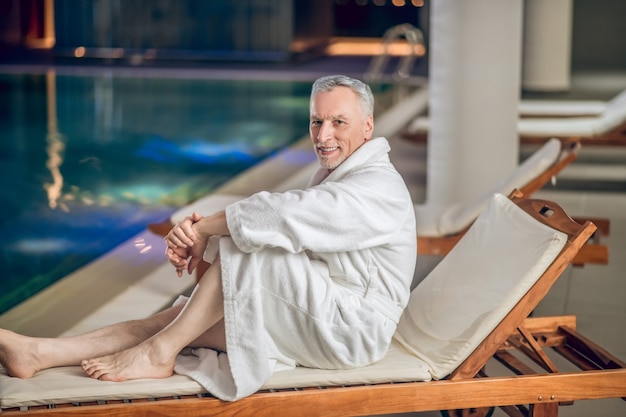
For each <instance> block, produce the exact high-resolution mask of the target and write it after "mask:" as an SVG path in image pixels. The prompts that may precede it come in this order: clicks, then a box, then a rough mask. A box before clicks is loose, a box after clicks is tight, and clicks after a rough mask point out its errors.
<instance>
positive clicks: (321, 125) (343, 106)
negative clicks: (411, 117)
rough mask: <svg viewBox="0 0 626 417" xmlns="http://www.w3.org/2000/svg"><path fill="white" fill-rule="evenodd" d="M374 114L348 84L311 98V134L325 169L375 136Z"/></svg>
mask: <svg viewBox="0 0 626 417" xmlns="http://www.w3.org/2000/svg"><path fill="white" fill-rule="evenodd" d="M373 130H374V122H373V117H372V115H367V116H366V115H365V112H364V111H363V106H362V105H361V102H360V101H359V98H358V96H357V95H356V94H355V93H354V92H353V91H352V90H351V89H350V88H348V87H335V88H334V89H332V90H331V91H327V92H320V93H317V94H315V96H313V98H312V99H311V123H310V125H309V134H310V135H311V140H312V141H313V148H314V150H315V153H316V155H317V159H318V160H319V162H320V165H321V166H322V167H323V168H326V169H329V170H333V169H335V168H337V167H338V166H339V164H341V163H342V162H343V161H345V160H346V158H348V157H349V156H350V155H352V152H354V151H355V150H357V149H358V148H359V146H361V145H362V144H363V143H365V141H366V140H369V139H371V138H372V133H373Z"/></svg>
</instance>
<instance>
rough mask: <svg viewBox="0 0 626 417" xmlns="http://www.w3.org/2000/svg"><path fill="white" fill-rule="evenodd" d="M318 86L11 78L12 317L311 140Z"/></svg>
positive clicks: (5, 159) (2, 79)
mask: <svg viewBox="0 0 626 417" xmlns="http://www.w3.org/2000/svg"><path fill="white" fill-rule="evenodd" d="M310 85H311V84H310V82H300V81H258V80H257V81H245V80H230V81H228V80H222V79H220V80H212V79H186V78H155V77H149V78H140V77H135V76H120V75H114V74H112V73H99V74H97V75H57V74H55V73H54V72H52V71H50V72H48V73H41V74H0V135H1V137H0V173H1V174H2V178H3V179H4V181H2V183H1V184H0V235H2V236H4V239H3V240H2V243H0V271H2V272H1V274H0V288H1V291H0V313H2V312H4V311H6V310H8V309H10V308H11V307H13V306H15V305H16V304H18V303H19V302H21V301H23V300H24V299H26V298H28V297H30V296H31V295H33V294H35V293H37V292H38V291H40V290H42V289H43V288H45V287H47V286H49V285H50V284H52V283H54V282H55V281H57V280H59V279H60V278H62V277H64V276H66V275H68V274H69V273H70V272H72V271H74V270H76V269H78V268H80V267H81V266H83V265H85V264H86V263H88V262H90V261H92V260H94V259H96V258H97V257H99V256H100V255H102V254H104V253H106V252H107V251H109V250H110V249H112V248H113V247H115V246H117V245H118V244H120V243H121V242H124V241H125V240H127V239H129V238H130V237H132V236H134V235H135V234H137V233H138V232H139V231H141V230H143V229H144V228H145V227H146V225H147V224H149V223H151V222H155V221H159V220H162V219H163V218H165V217H167V216H169V215H170V214H171V213H172V212H173V211H174V210H176V209H177V208H178V207H181V206H183V205H185V204H187V203H189V202H190V201H192V200H194V199H196V198H198V197H200V196H203V195H205V194H207V193H209V192H210V191H211V190H213V189H215V188H217V187H219V186H220V185H221V184H223V183H224V182H226V181H227V180H229V179H231V178H233V177H234V176H236V175H237V174H239V173H241V172H242V171H244V170H246V169H248V168H249V167H251V166H253V165H255V164H257V163H259V162H260V161H261V160H263V159H265V158H267V157H268V156H270V155H272V154H274V153H276V152H278V151H279V150H281V149H284V148H285V147H287V146H289V145H290V144H292V143H294V142H295V141H297V140H298V139H300V138H302V137H303V136H304V135H306V134H307V126H308V98H309V93H310Z"/></svg>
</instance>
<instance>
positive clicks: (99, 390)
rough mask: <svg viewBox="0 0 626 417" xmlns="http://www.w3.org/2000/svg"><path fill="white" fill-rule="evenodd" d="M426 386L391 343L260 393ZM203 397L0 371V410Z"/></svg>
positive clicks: (191, 386) (71, 375) (192, 388)
mask: <svg viewBox="0 0 626 417" xmlns="http://www.w3.org/2000/svg"><path fill="white" fill-rule="evenodd" d="M428 380H430V374H429V372H428V368H427V366H426V365H425V364H424V362H422V361H421V360H419V359H418V358H416V357H415V356H413V355H411V354H410V353H409V352H407V351H406V350H405V349H404V348H403V347H402V346H401V345H400V344H399V343H397V342H393V343H392V344H391V346H390V348H389V352H388V353H387V355H386V356H385V358H383V359H382V360H380V361H379V362H377V363H375V364H372V365H370V366H366V367H363V368H356V369H350V370H341V371H327V370H322V369H309V368H302V367H297V368H296V369H293V370H287V371H281V372H276V373H274V375H273V376H272V377H271V378H270V380H269V381H268V382H267V383H266V384H265V385H264V386H263V388H262V389H278V388H294V387H316V386H329V385H355V384H363V383H365V384H368V383H372V384H375V383H382V382H391V381H395V382H407V381H428ZM204 392H205V390H204V389H203V388H202V387H201V386H200V385H199V384H198V383H197V382H195V381H194V380H192V379H191V378H188V377H186V376H182V375H174V376H172V377H170V378H166V379H152V380H136V381H126V382H106V381H98V380H96V379H91V378H88V377H86V376H85V374H84V373H83V372H82V370H81V369H80V367H78V366H70V367H62V368H53V369H48V370H46V371H42V372H40V373H38V374H37V375H36V376H34V377H33V378H29V379H17V378H11V377H8V376H7V375H6V372H5V371H4V370H3V369H2V368H0V407H1V408H11V407H21V406H33V405H45V404H65V403H71V402H86V401H100V400H124V399H133V398H159V397H171V396H175V395H193V394H201V393H204Z"/></svg>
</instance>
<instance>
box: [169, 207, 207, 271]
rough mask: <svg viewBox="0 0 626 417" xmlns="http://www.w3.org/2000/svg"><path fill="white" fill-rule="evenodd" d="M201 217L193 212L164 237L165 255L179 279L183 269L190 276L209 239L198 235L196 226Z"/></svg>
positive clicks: (200, 258)
mask: <svg viewBox="0 0 626 417" xmlns="http://www.w3.org/2000/svg"><path fill="white" fill-rule="evenodd" d="M202 218H203V217H202V216H201V215H199V214H198V213H196V212H194V213H193V214H192V215H191V216H187V217H185V218H184V219H183V220H182V221H180V222H178V223H176V225H175V226H174V227H173V228H172V230H170V231H169V233H168V234H167V235H166V236H165V238H164V239H165V243H166V244H167V249H166V250H165V254H166V255H167V259H168V260H169V262H170V264H172V265H173V266H174V268H176V273H177V275H178V276H179V277H182V276H183V272H184V271H185V269H186V270H187V272H188V273H189V274H191V273H192V272H193V271H194V269H196V267H197V266H198V264H199V263H200V261H201V260H202V256H203V255H204V251H205V250H206V247H207V244H208V241H209V238H208V236H202V235H201V234H200V233H198V231H197V228H196V225H197V223H198V222H199V221H200V220H201V219H202Z"/></svg>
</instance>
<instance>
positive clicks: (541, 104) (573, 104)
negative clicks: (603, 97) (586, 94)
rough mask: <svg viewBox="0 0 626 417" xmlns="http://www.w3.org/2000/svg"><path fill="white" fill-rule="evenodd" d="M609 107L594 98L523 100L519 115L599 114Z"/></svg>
mask: <svg viewBox="0 0 626 417" xmlns="http://www.w3.org/2000/svg"><path fill="white" fill-rule="evenodd" d="M606 107H607V103H606V102H604V101H593V100H575V101H574V100H521V101H520V103H519V105H518V110H519V115H520V116H522V117H528V116H541V117H546V116H553V117H556V116H565V117H581V116H599V115H600V114H602V113H603V112H604V111H605V110H606Z"/></svg>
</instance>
